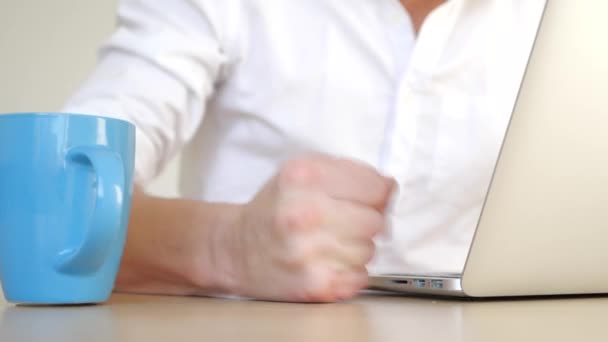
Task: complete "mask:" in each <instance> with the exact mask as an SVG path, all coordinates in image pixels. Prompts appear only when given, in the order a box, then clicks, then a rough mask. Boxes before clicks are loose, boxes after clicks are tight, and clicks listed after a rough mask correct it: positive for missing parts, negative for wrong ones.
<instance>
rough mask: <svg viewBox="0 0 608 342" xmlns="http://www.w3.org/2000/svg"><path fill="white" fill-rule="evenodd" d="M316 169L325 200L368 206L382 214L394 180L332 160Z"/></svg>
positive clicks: (348, 162) (350, 164) (394, 185)
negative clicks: (327, 196)
mask: <svg viewBox="0 0 608 342" xmlns="http://www.w3.org/2000/svg"><path fill="white" fill-rule="evenodd" d="M320 167H321V175H322V176H321V177H320V183H321V186H322V187H323V189H326V191H327V194H328V195H329V196H331V197H333V198H335V199H341V200H346V201H352V202H356V203H360V204H362V205H365V206H371V207H372V208H374V209H376V210H378V211H380V212H384V210H385V209H386V207H387V206H388V204H389V202H390V200H391V197H392V194H393V192H394V190H395V188H396V182H395V180H394V179H392V178H389V177H385V176H383V175H381V174H380V173H378V171H376V170H375V169H373V168H371V167H369V166H367V165H364V164H362V163H359V162H356V161H352V160H347V159H333V162H327V163H322V164H321V165H320Z"/></svg>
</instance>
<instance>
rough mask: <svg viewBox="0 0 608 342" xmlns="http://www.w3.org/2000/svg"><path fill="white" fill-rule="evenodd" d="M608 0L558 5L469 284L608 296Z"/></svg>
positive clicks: (540, 38) (473, 255) (479, 233)
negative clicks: (607, 14) (604, 294)
mask: <svg viewBox="0 0 608 342" xmlns="http://www.w3.org/2000/svg"><path fill="white" fill-rule="evenodd" d="M606 13H608V2H607V1H595V0H578V1H569V0H549V1H548V2H547V5H546V9H545V13H544V17H543V20H542V23H541V25H540V28H539V32H538V35H537V37H536V42H535V46H534V48H533V51H532V54H531V57H530V61H529V64H528V68H527V71H526V74H525V76H524V80H523V83H522V85H521V89H520V94H519V97H518V100H517V103H516V106H515V109H514V112H513V114H512V117H511V122H510V124H509V127H508V130H507V133H506V136H505V140H504V142H503V146H502V150H501V154H500V156H499V159H498V162H497V165H496V169H495V172H494V176H493V180H492V183H491V185H490V187H489V190H488V196H487V198H486V203H485V205H484V209H483V211H482V215H481V217H480V221H479V224H478V227H477V230H476V233H475V237H474V239H473V243H472V246H471V249H470V251H469V256H468V259H467V262H466V266H465V269H464V272H463V279H462V286H463V290H464V292H465V293H466V294H467V295H470V296H480V297H484V296H518V295H556V294H588V293H606V292H608V38H607V37H606V34H607V33H608V20H607V19H606Z"/></svg>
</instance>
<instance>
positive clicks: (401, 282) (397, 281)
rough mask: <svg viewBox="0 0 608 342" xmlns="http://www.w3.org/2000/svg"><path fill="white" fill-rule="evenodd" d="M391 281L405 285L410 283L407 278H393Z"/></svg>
mask: <svg viewBox="0 0 608 342" xmlns="http://www.w3.org/2000/svg"><path fill="white" fill-rule="evenodd" d="M393 283H395V284H405V285H408V284H409V283H410V281H409V280H407V279H394V280H393Z"/></svg>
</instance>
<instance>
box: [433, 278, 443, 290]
mask: <svg viewBox="0 0 608 342" xmlns="http://www.w3.org/2000/svg"><path fill="white" fill-rule="evenodd" d="M431 288H434V289H442V288H443V280H439V279H435V280H431Z"/></svg>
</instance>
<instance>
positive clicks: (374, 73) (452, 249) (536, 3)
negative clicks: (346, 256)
mask: <svg viewBox="0 0 608 342" xmlns="http://www.w3.org/2000/svg"><path fill="white" fill-rule="evenodd" d="M543 6H544V0H451V1H448V2H446V3H445V4H444V5H442V6H440V7H439V8H438V9H436V10H435V11H433V12H432V13H431V14H430V16H429V17H428V18H427V20H426V22H425V23H424V25H423V27H422V29H421V31H420V33H419V35H418V36H416V35H415V33H414V31H413V28H412V24H411V22H410V19H409V16H408V14H407V13H406V11H405V10H404V9H403V7H402V6H401V5H400V3H399V1H398V0H354V1H343V0H289V1H288V0H222V1H218V0H155V1H143V0H124V1H122V3H121V4H120V8H119V25H118V28H117V30H116V32H115V34H114V35H113V36H112V37H111V38H110V40H109V41H108V43H107V44H105V45H104V47H103V48H102V50H101V53H100V60H99V63H98V65H97V67H96V69H95V71H94V73H93V74H92V75H91V77H90V78H89V80H87V81H86V82H85V84H84V85H83V86H82V87H81V89H80V90H79V91H78V92H77V93H76V94H75V96H74V97H73V98H72V99H71V100H70V101H69V103H68V104H67V106H66V108H65V110H66V111H69V112H78V113H90V114H101V115H108V116H116V117H120V118H124V119H127V120H129V121H131V122H133V123H134V124H135V125H136V126H137V128H138V132H137V133H138V136H137V160H136V179H137V181H138V182H139V183H140V184H143V185H145V184H147V183H148V182H149V181H150V180H152V179H153V178H154V177H155V176H156V175H157V174H158V173H159V172H160V171H161V170H162V168H163V167H164V165H165V164H166V163H167V162H168V161H169V160H170V159H171V158H172V157H173V156H174V155H175V154H176V153H178V152H180V151H183V153H184V158H183V160H184V162H183V165H182V168H181V170H182V175H181V192H182V194H183V196H184V197H188V198H195V199H200V200H206V201H223V202H234V203H242V202H246V201H248V200H249V199H251V198H252V197H253V196H254V194H255V193H256V192H257V190H258V189H259V188H260V187H261V186H262V185H263V183H264V182H266V181H267V180H268V179H269V178H270V177H271V176H272V175H273V173H274V172H275V171H276V169H277V167H278V166H279V165H280V163H281V162H282V161H284V160H286V159H289V158H292V157H294V156H297V155H299V154H301V153H303V152H307V151H316V152H324V153H329V154H332V155H338V156H343V157H349V158H354V159H357V160H361V161H364V162H366V163H369V164H371V165H373V166H375V167H377V168H379V169H380V170H381V171H382V172H384V173H386V174H389V175H392V176H394V177H395V178H396V179H397V181H398V182H399V185H400V186H399V196H398V197H397V198H396V201H395V203H394V212H393V214H392V229H391V230H390V233H389V234H387V235H386V236H384V237H382V238H379V239H378V241H377V243H378V247H379V248H378V255H377V257H376V259H375V260H374V262H373V263H372V265H370V270H371V271H372V272H374V273H376V272H404V271H408V272H412V271H418V270H424V271H459V270H460V269H461V268H462V266H463V264H464V261H465V257H466V253H467V250H468V245H469V243H470V241H471V237H472V233H473V230H474V228H475V224H476V221H477V219H478V216H479V213H480V209H481V204H482V201H483V197H484V195H485V192H486V190H487V186H488V183H489V179H490V176H491V173H492V169H493V166H494V162H495V160H496V157H497V154H498V149H499V146H500V143H501V140H502V138H503V134H504V131H505V128H506V125H507V122H508V118H509V115H510V113H511V110H512V108H513V104H514V101H515V97H516V94H517V90H518V87H519V83H520V81H521V78H522V75H523V72H524V68H525V64H526V62H527V57H528V54H529V52H530V48H531V47H532V42H533V39H534V34H535V31H536V28H537V26H538V23H539V19H540V15H541V12H542V8H543Z"/></svg>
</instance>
